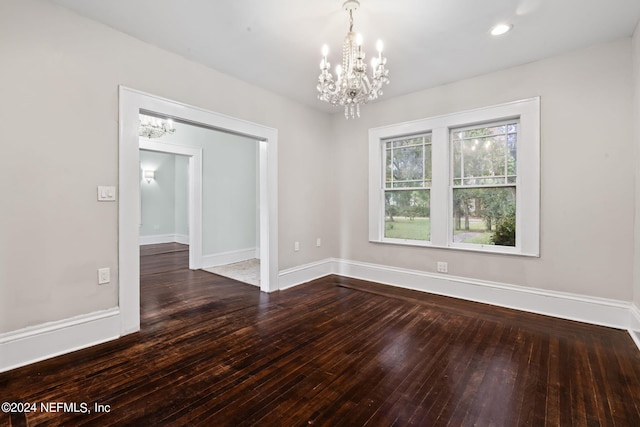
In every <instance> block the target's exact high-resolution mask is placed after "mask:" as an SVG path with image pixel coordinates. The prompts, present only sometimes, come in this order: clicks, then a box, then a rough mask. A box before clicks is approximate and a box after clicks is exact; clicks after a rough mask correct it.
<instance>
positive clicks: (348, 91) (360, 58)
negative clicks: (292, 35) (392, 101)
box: [317, 0, 389, 119]
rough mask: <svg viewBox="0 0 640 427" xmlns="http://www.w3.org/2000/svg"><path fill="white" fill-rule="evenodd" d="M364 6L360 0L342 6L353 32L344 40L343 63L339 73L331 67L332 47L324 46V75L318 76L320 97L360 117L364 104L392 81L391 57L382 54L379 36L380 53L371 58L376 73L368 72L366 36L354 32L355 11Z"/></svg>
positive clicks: (380, 93)
mask: <svg viewBox="0 0 640 427" xmlns="http://www.w3.org/2000/svg"><path fill="white" fill-rule="evenodd" d="M358 7H360V2H359V1H357V0H347V1H345V2H344V3H343V4H342V8H343V9H344V10H346V11H347V12H349V32H348V33H347V36H346V37H345V39H344V43H343V44H342V65H338V66H336V76H337V79H334V77H333V74H332V73H331V71H329V69H330V66H331V64H329V61H328V60H327V55H328V53H329V47H328V46H327V45H326V44H325V45H324V46H322V61H321V62H320V70H321V72H320V77H318V86H317V89H318V99H320V100H322V101H326V102H328V103H329V104H331V105H343V106H344V116H345V117H346V118H347V119H349V117H351V118H352V119H353V118H356V117H360V104H366V103H367V102H369V101H373V100H375V99H377V98H378V96H381V95H382V86H383V85H384V84H388V83H389V78H388V77H387V76H388V75H389V70H387V69H386V68H385V65H386V64H387V58H385V57H383V56H382V47H383V46H382V41H380V40H378V42H377V44H376V48H377V50H378V56H376V57H374V58H373V59H372V61H371V69H372V75H371V77H369V76H368V75H367V64H365V62H364V58H365V53H364V52H363V51H362V36H361V35H360V34H355V33H354V32H353V11H354V10H357V9H358Z"/></svg>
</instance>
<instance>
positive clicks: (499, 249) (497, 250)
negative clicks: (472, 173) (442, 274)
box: [369, 239, 540, 258]
mask: <svg viewBox="0 0 640 427" xmlns="http://www.w3.org/2000/svg"><path fill="white" fill-rule="evenodd" d="M369 242H370V243H374V244H379V245H394V246H408V247H416V248H432V249H447V250H454V251H463V252H475V253H481V254H496V255H510V256H520V257H528V258H540V254H539V253H524V252H521V251H519V249H517V248H510V247H505V246H491V245H468V244H467V245H465V244H460V243H455V244H452V245H450V246H441V245H435V244H433V243H432V242H425V241H419V240H410V239H382V240H371V239H370V240H369Z"/></svg>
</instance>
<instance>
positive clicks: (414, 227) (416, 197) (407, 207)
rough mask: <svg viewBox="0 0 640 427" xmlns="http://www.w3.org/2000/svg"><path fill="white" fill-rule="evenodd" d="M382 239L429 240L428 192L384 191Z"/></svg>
mask: <svg viewBox="0 0 640 427" xmlns="http://www.w3.org/2000/svg"><path fill="white" fill-rule="evenodd" d="M384 196H385V209H384V210H385V221H384V223H385V224H384V237H387V238H394V239H411V240H430V238H431V228H430V220H429V211H430V193H429V190H395V191H385V193H384Z"/></svg>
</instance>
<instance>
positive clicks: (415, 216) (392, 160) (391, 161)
mask: <svg viewBox="0 0 640 427" xmlns="http://www.w3.org/2000/svg"><path fill="white" fill-rule="evenodd" d="M383 146H384V156H383V157H384V199H385V203H384V206H385V207H384V237H385V238H387V239H402V240H422V241H428V240H429V239H430V232H431V230H430V219H429V212H430V208H431V201H430V199H431V198H430V190H429V189H430V188H431V174H432V172H431V134H429V133H428V134H422V135H415V136H411V137H408V138H395V139H389V140H385V141H384V142H383Z"/></svg>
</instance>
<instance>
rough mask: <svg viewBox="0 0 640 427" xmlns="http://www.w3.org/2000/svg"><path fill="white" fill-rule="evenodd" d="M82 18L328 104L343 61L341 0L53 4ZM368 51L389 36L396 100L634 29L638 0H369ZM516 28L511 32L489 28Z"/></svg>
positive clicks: (360, 14) (363, 14) (365, 14)
mask: <svg viewBox="0 0 640 427" xmlns="http://www.w3.org/2000/svg"><path fill="white" fill-rule="evenodd" d="M52 1H54V2H55V3H58V4H60V5H63V6H65V7H68V8H70V9H73V10H75V11H77V12H78V13H79V14H81V15H84V16H87V17H89V18H92V19H94V20H96V21H100V22H103V23H104V24H106V25H108V26H111V27H113V28H116V29H118V30H120V31H123V32H125V33H127V34H130V35H132V36H134V37H136V38H138V39H141V40H143V41H145V42H148V43H151V44H153V45H156V46H159V47H161V48H163V49H166V50H169V51H172V52H175V53H178V54H180V55H182V56H184V57H186V58H188V59H191V60H193V61H197V62H200V63H202V64H205V65H207V66H209V67H211V68H215V69H217V70H219V71H222V72H224V73H227V74H231V75H234V76H236V77H238V78H240V79H242V80H245V81H247V82H250V83H253V84H255V85H257V86H261V87H263V88H266V89H269V90H272V91H274V92H277V93H280V94H282V95H285V96H287V97H290V98H293V99H296V100H298V101H300V102H302V103H304V104H307V105H309V106H312V107H314V108H318V109H322V110H324V111H335V112H338V113H342V109H340V108H337V107H336V108H331V107H330V106H328V105H326V104H325V103H322V102H321V101H319V100H318V99H317V97H316V89H315V87H316V82H317V78H318V74H319V64H320V59H321V53H320V49H321V46H322V44H323V43H328V44H329V48H330V52H329V61H330V62H331V63H332V64H334V65H335V64H337V63H338V62H339V56H338V55H339V54H340V51H341V44H342V39H343V38H344V36H345V34H346V32H347V30H348V15H347V13H346V12H345V11H343V10H342V3H343V0H232V1H230V0H182V1H180V0H109V1H105V0H52ZM360 3H361V7H360V9H359V10H358V11H356V12H355V13H354V31H356V32H359V33H361V34H362V35H363V37H364V49H365V52H367V53H368V58H371V55H373V54H375V42H376V40H377V39H378V38H379V39H382V40H383V42H384V45H385V56H386V57H387V58H388V63H387V65H388V68H389V70H390V74H389V77H390V79H391V83H390V84H389V85H388V86H386V87H385V89H384V91H385V95H384V97H383V98H389V97H392V96H398V95H401V94H405V93H409V92H413V91H416V90H420V89H426V88H429V87H433V86H437V85H440V84H443V83H447V82H452V81H456V80H460V79H464V78H468V77H472V76H477V75H481V74H484V73H488V72H491V71H495V70H498V69H503V68H507V67H511V66H514V65H519V64H524V63H527V62H531V61H535V60H538V59H541V58H544V57H548V56H551V55H555V54H558V53H561V52H564V51H568V50H572V49H576V48H580V47H584V46H589V45H592V44H596V43H600V42H606V41H610V40H614V39H617V38H620V37H627V36H631V35H632V33H633V31H634V28H635V26H636V24H637V22H638V20H639V19H640V0H361V1H360ZM499 22H508V23H511V24H513V26H514V27H513V30H512V31H511V32H509V33H507V34H506V35H503V36H499V37H494V36H491V35H489V29H490V27H491V26H492V25H494V24H496V23H499Z"/></svg>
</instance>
